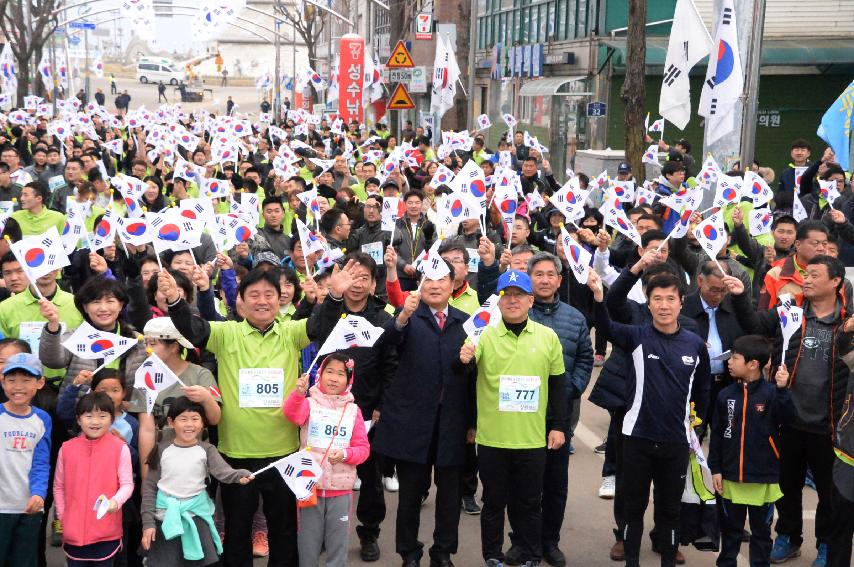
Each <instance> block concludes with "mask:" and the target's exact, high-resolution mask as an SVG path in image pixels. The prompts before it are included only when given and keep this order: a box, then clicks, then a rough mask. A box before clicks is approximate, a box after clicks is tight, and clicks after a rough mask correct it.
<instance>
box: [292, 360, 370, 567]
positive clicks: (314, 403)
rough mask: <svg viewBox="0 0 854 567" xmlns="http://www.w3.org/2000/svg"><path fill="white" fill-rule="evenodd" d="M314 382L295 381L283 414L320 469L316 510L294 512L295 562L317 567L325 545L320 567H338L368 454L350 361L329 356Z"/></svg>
mask: <svg viewBox="0 0 854 567" xmlns="http://www.w3.org/2000/svg"><path fill="white" fill-rule="evenodd" d="M317 376H318V380H317V384H315V385H314V386H312V387H311V389H309V387H308V374H303V375H302V376H300V377H299V380H297V388H296V390H294V391H293V392H292V393H291V395H290V396H288V399H287V400H285V405H284V408H283V411H284V414H285V417H287V418H288V420H290V421H291V422H292V423H294V424H296V425H299V426H300V444H301V446H302V447H304V448H306V449H308V450H310V451H311V453H312V455H313V456H314V459H315V460H316V461H317V462H318V463H320V466H321V467H322V468H323V475H322V476H321V478H320V482H319V483H318V485H317V504H316V505H314V506H307V507H301V508H300V511H299V534H298V536H297V545H298V547H299V562H300V567H315V566H316V565H319V564H320V559H319V558H320V551H321V549H322V548H323V547H324V545H325V547H326V565H327V566H328V567H343V566H344V565H346V564H347V544H348V538H349V532H350V521H349V517H350V508H351V504H352V498H353V485H354V484H355V482H356V465H359V464H361V463H363V462H365V460H366V459H367V458H368V455H369V453H370V450H371V448H370V444H369V443H368V434H367V432H366V430H365V422H364V418H363V417H362V412H361V411H360V410H359V408H358V406H356V404H355V402H354V401H353V394H351V393H350V388H351V387H352V386H353V360H352V359H350V358H349V357H347V355H346V354H344V353H343V352H335V353H332V354H330V355H329V356H327V357H326V358H325V359H324V360H323V363H322V364H321V365H320V369H319V370H318V372H317ZM307 393H308V395H309V397H306V394H307Z"/></svg>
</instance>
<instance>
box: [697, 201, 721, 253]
mask: <svg viewBox="0 0 854 567" xmlns="http://www.w3.org/2000/svg"><path fill="white" fill-rule="evenodd" d="M694 236H695V237H696V238H697V242H699V243H700V247H701V248H702V249H703V250H705V252H706V254H708V255H709V258H711V259H712V260H715V259H717V257H718V252H719V251H720V250H721V248H723V247H724V245H725V244H726V233H725V232H724V216H723V213H722V212H721V211H718V212H717V213H715V214H713V215H712V216H710V217H709V218H707V219H706V220H704V221H703V222H701V223H700V224H698V225H697V228H695V229H694Z"/></svg>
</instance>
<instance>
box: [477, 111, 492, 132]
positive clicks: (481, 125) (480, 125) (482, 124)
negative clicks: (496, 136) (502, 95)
mask: <svg viewBox="0 0 854 567" xmlns="http://www.w3.org/2000/svg"><path fill="white" fill-rule="evenodd" d="M490 126H492V122H491V121H490V120H489V116H488V115H486V114H481V115H480V116H478V117H477V129H478V130H486V129H487V128H489V127H490Z"/></svg>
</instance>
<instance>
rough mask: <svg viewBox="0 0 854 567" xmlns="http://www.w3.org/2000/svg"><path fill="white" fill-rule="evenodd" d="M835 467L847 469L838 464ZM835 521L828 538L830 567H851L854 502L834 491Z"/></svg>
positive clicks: (842, 464)
mask: <svg viewBox="0 0 854 567" xmlns="http://www.w3.org/2000/svg"><path fill="white" fill-rule="evenodd" d="M834 466H837V467H839V466H843V467H847V466H848V465H846V464H844V463H842V462H837V463H836V464H835V465H834ZM832 520H833V521H832V522H831V531H830V534H829V536H828V538H827V565H828V567H850V566H851V538H852V537H854V502H851V501H850V500H848V499H847V498H845V497H844V496H842V494H840V493H839V491H838V490H836V487H834V489H833V519H832Z"/></svg>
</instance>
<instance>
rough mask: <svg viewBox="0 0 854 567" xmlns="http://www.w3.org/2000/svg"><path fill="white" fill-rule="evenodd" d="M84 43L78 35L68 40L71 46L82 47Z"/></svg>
mask: <svg viewBox="0 0 854 567" xmlns="http://www.w3.org/2000/svg"><path fill="white" fill-rule="evenodd" d="M82 42H83V40H82V39H81V38H80V36H77V35H72V36H71V37H69V38H68V43H70V44H71V45H80V44H81V43H82Z"/></svg>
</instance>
